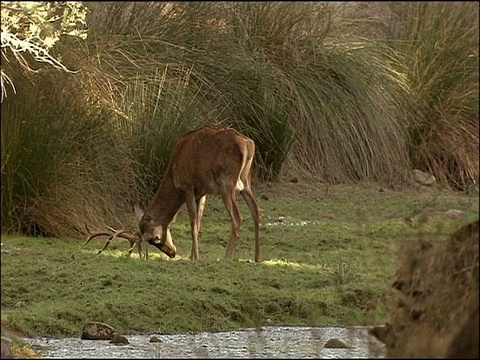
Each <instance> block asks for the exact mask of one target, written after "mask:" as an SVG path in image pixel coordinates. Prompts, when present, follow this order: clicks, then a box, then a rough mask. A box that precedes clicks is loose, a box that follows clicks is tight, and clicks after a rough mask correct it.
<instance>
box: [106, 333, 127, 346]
mask: <svg viewBox="0 0 480 360" xmlns="http://www.w3.org/2000/svg"><path fill="white" fill-rule="evenodd" d="M110 344H129V342H128V339H127V337H126V336H124V335H120V334H117V333H115V334H113V338H112V340H110Z"/></svg>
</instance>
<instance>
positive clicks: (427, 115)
mask: <svg viewBox="0 0 480 360" xmlns="http://www.w3.org/2000/svg"><path fill="white" fill-rule="evenodd" d="M391 10H392V12H391V13H392V15H391V18H390V19H389V21H388V27H387V34H388V43H389V44H390V46H391V47H392V48H393V49H394V50H395V51H396V52H397V53H399V54H400V56H401V59H402V60H401V64H402V69H401V70H400V71H402V72H404V73H405V75H406V78H407V86H408V92H407V93H406V94H404V96H403V97H402V98H399V99H404V101H402V102H401V104H402V107H403V109H402V114H403V115H402V117H404V118H405V120H406V121H407V126H408V133H409V143H408V151H409V156H410V159H411V161H412V164H413V166H414V167H415V168H420V169H423V170H426V171H430V172H432V173H433V174H434V175H435V176H436V177H437V178H438V179H440V181H442V182H443V183H449V184H451V185H453V186H456V187H457V188H460V189H464V188H465V187H466V186H467V184H469V183H471V182H476V181H478V175H479V173H478V169H479V146H478V141H479V140H478V139H479V138H478V134H479V119H478V113H479V112H478V95H479V93H478V79H479V73H478V71H479V62H478V50H479V40H478V33H479V5H478V3H473V2H466V3H461V4H460V3H452V2H431V3H430V2H424V3H408V2H407V3H395V4H394V3H392V4H391Z"/></svg>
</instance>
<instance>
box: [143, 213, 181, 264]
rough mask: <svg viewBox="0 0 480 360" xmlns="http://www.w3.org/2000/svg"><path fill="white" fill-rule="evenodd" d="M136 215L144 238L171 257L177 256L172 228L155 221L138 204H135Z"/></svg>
mask: <svg viewBox="0 0 480 360" xmlns="http://www.w3.org/2000/svg"><path fill="white" fill-rule="evenodd" d="M135 215H136V217H137V219H138V226H139V228H140V233H141V234H142V240H143V241H145V242H148V243H149V244H150V245H153V246H155V247H156V248H158V249H159V250H160V251H162V252H164V253H165V254H166V255H168V256H169V257H171V258H173V257H175V255H176V254H177V248H176V247H175V245H174V244H173V241H172V235H171V233H170V228H169V227H166V226H162V224H161V223H160V222H159V221H158V220H157V221H155V220H154V219H153V218H152V217H151V216H150V215H145V213H144V211H143V210H142V209H141V208H140V206H138V205H135Z"/></svg>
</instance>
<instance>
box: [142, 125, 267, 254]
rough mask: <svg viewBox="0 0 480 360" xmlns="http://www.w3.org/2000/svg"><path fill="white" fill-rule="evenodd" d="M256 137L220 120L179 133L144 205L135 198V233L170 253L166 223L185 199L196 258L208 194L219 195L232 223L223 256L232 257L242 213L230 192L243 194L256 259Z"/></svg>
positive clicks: (257, 233) (170, 221)
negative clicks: (225, 124) (143, 206)
mask: <svg viewBox="0 0 480 360" xmlns="http://www.w3.org/2000/svg"><path fill="white" fill-rule="evenodd" d="M254 155H255V143H254V141H253V140H252V139H250V138H248V137H247V136H245V135H243V134H242V133H240V132H239V131H237V130H235V129H233V128H231V127H225V126H217V125H214V126H205V127H202V128H200V129H196V130H192V131H190V132H187V133H186V134H184V135H183V136H181V137H180V138H179V139H178V140H177V142H176V143H175V145H174V147H173V149H172V152H171V155H170V158H169V161H168V164H167V169H166V171H165V173H164V177H163V179H162V181H161V183H160V185H159V187H158V189H157V191H156V193H155V195H154V196H153V198H152V199H151V200H150V202H149V203H148V205H147V207H146V208H145V210H142V208H141V207H140V206H139V205H138V204H136V205H135V206H134V210H135V214H136V217H137V219H138V226H139V229H140V236H141V237H142V240H143V241H145V242H146V243H148V244H150V245H153V246H155V247H156V248H157V249H159V250H160V251H162V252H163V253H165V254H166V255H167V256H169V257H170V258H174V257H175V255H176V253H177V248H176V247H175V244H174V243H173V240H172V235H171V230H170V228H171V225H172V223H173V222H174V220H175V217H176V216H177V213H178V212H179V210H180V208H181V207H182V206H183V205H184V204H186V207H187V209H188V215H189V219H190V232H191V237H192V251H191V255H190V259H191V260H198V259H199V250H198V237H199V231H200V226H201V221H202V216H203V212H204V209H205V202H206V196H207V195H220V196H221V197H222V199H223V203H224V205H225V208H226V210H227V212H228V214H229V215H230V218H231V221H232V228H231V234H230V240H229V242H228V245H227V250H226V254H225V257H226V258H227V259H230V260H231V259H232V258H233V254H234V251H235V244H236V241H237V239H238V237H239V231H240V226H241V223H242V221H243V217H242V215H241V213H240V210H239V207H238V203H237V200H236V197H235V194H236V191H239V192H240V195H241V196H242V197H243V199H244V200H245V202H246V204H247V205H248V208H249V209H250V212H251V214H252V217H253V222H254V227H255V262H259V261H261V256H260V229H259V227H260V225H259V224H260V207H259V205H258V202H257V200H256V199H255V197H254V195H253V191H252V185H251V177H252V173H251V171H252V163H253V160H254Z"/></svg>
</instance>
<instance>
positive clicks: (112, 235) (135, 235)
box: [83, 224, 148, 260]
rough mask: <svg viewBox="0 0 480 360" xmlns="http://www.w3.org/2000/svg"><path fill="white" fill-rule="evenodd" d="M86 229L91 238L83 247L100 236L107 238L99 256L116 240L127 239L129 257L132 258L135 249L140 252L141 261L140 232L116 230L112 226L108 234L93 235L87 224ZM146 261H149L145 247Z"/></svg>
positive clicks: (103, 232) (97, 233) (101, 232)
mask: <svg viewBox="0 0 480 360" xmlns="http://www.w3.org/2000/svg"><path fill="white" fill-rule="evenodd" d="M85 228H86V229H87V232H88V233H89V235H90V236H89V237H88V238H87V241H85V243H84V244H83V245H87V244H88V243H89V242H90V240H92V239H94V238H96V237H99V236H107V237H108V238H107V240H106V241H105V245H104V246H103V248H102V249H101V250H99V251H98V253H97V254H98V255H99V254H101V253H102V252H103V250H105V249H106V248H107V247H108V245H110V243H111V242H112V241H113V240H115V239H116V238H123V239H127V240H128V242H129V243H130V248H129V249H128V250H127V257H130V255H131V254H132V251H133V249H135V247H136V248H137V250H138V256H139V258H140V259H141V258H142V237H141V236H140V234H139V232H138V231H133V230H115V229H113V228H112V227H110V226H107V230H108V231H107V232H105V231H99V232H96V233H92V232H91V231H90V229H89V228H88V226H87V224H85ZM145 260H148V247H147V246H145Z"/></svg>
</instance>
